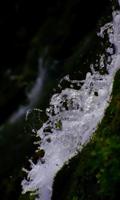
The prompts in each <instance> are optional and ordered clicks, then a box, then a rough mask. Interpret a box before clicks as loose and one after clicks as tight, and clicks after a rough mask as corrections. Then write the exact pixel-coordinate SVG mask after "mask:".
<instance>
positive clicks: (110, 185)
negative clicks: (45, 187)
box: [52, 70, 120, 200]
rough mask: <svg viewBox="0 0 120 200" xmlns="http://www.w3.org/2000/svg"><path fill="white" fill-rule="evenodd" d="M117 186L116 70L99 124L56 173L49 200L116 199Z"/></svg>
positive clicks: (119, 124)
mask: <svg viewBox="0 0 120 200" xmlns="http://www.w3.org/2000/svg"><path fill="white" fill-rule="evenodd" d="M61 186H62V187H61ZM119 186H120V70H119V71H118V72H117V74H116V77H115V81H114V86H113V92H112V101H111V103H110V105H109V107H108V108H107V110H106V112H105V116H104V118H103V120H102V122H101V124H100V125H99V127H98V129H97V131H96V132H95V133H94V135H93V137H92V139H91V141H90V142H89V143H88V144H87V145H86V146H85V147H84V148H83V150H82V152H81V153H79V155H77V156H76V157H75V158H73V159H71V161H70V162H69V164H68V165H65V166H64V167H63V168H62V170H61V171H60V172H59V173H58V174H57V176H56V178H55V182H54V186H53V190H54V191H53V197H52V200H56V199H57V200H93V199H95V200H106V199H109V200H116V199H118V197H119V196H120V190H119Z"/></svg>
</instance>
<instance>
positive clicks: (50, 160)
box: [22, 0, 120, 200]
mask: <svg viewBox="0 0 120 200" xmlns="http://www.w3.org/2000/svg"><path fill="white" fill-rule="evenodd" d="M119 2H120V0H119ZM105 32H107V33H108V35H109V40H110V42H111V43H113V44H114V45H115V47H116V53H115V54H114V55H113V54H112V53H111V54H112V55H111V58H112V62H111V63H110V64H107V70H108V72H109V73H108V74H104V75H101V74H100V73H99V72H97V71H95V69H94V67H93V66H92V67H91V73H90V72H89V73H87V74H86V79H85V80H84V83H83V85H82V86H81V89H80V90H75V89H70V88H66V89H64V90H62V91H61V93H59V94H55V95H53V96H52V98H51V102H50V107H49V108H48V109H47V110H46V112H47V115H48V121H46V122H45V123H44V124H43V126H42V127H41V129H40V130H39V131H38V133H37V134H38V135H39V136H40V138H41V141H40V149H41V148H42V149H44V150H45V156H44V158H41V159H39V160H38V162H37V164H34V163H33V162H31V170H30V171H29V172H28V179H27V180H23V182H22V186H23V193H25V192H27V191H37V192H36V193H37V194H38V196H39V197H37V198H36V199H39V200H50V199H51V195H52V185H53V180H54V177H55V175H56V173H57V172H58V171H59V170H60V169H61V168H62V166H63V165H64V164H65V163H66V162H67V161H68V160H69V159H70V158H72V157H73V156H74V155H75V154H77V153H78V151H80V150H81V149H82V147H83V145H84V144H85V143H87V142H88V141H89V139H90V137H91V135H92V133H93V132H94V131H95V130H96V128H97V125H98V123H100V121H101V119H102V118H103V116H104V112H105V109H106V108H107V106H108V104H109V102H110V97H111V91H112V86H113V80H114V75H115V73H116V71H117V70H118V69H120V12H118V11H117V12H114V13H113V22H112V23H108V24H106V25H105V26H104V27H102V28H101V31H100V33H99V35H101V36H102V37H104V33H105ZM107 51H109V52H112V51H111V49H107ZM102 56H103V55H101V59H100V63H99V64H100V65H101V67H103V62H102ZM67 78H69V77H67ZM78 84H81V81H78Z"/></svg>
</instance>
